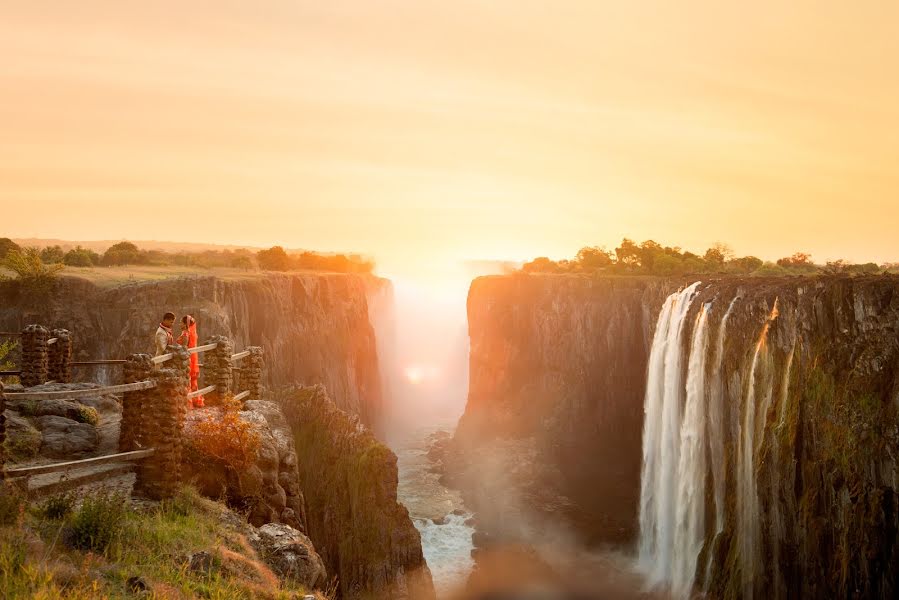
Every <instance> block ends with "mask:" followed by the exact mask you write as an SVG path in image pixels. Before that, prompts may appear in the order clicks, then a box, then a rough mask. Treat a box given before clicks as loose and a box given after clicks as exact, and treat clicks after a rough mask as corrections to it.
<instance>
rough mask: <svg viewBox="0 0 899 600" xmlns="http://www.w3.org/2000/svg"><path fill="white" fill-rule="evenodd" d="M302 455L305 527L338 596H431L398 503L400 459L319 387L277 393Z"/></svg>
mask: <svg viewBox="0 0 899 600" xmlns="http://www.w3.org/2000/svg"><path fill="white" fill-rule="evenodd" d="M280 404H281V406H282V409H283V412H284V414H285V417H286V420H287V423H288V424H289V426H290V428H291V429H292V431H293V435H294V438H295V440H296V451H297V454H298V456H299V457H300V461H299V477H300V486H301V488H302V489H303V493H304V495H305V498H306V532H307V534H308V535H309V537H310V538H311V539H312V542H313V543H314V544H315V547H316V549H317V550H318V552H319V554H320V555H321V557H322V560H324V563H325V566H326V567H327V569H328V572H329V573H331V574H332V575H336V576H337V578H338V582H339V586H340V587H339V590H340V593H341V596H342V597H343V598H370V597H376V598H409V599H411V600H432V599H433V598H434V587H433V583H432V581H431V572H430V570H429V569H428V566H427V563H425V559H424V555H423V554H422V549H421V536H420V535H419V533H418V530H417V529H416V528H415V526H414V525H413V523H412V520H411V519H410V518H409V512H408V511H407V510H406V508H405V507H404V506H403V505H402V504H400V503H399V502H398V501H397V483H398V473H397V464H396V463H397V459H396V455H394V454H393V452H391V451H390V449H389V448H387V447H386V446H384V445H383V444H381V443H380V442H379V441H378V440H377V439H375V437H374V436H373V435H372V434H371V433H370V432H369V431H368V430H367V429H366V428H365V427H363V426H362V425H361V423H360V422H359V420H358V419H357V418H356V417H354V416H352V415H348V414H347V413H345V412H343V411H341V410H339V409H338V408H337V407H336V406H335V405H334V403H333V402H331V400H330V399H329V398H328V395H327V393H326V392H325V390H324V388H323V387H322V386H314V387H307V388H299V389H296V390H293V391H290V392H287V393H285V394H284V395H283V397H282V398H281V399H280Z"/></svg>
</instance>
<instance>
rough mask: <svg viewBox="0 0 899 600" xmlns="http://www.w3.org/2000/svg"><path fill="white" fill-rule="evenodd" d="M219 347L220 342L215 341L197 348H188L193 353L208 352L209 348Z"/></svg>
mask: <svg viewBox="0 0 899 600" xmlns="http://www.w3.org/2000/svg"><path fill="white" fill-rule="evenodd" d="M216 348H218V344H217V343H215V342H213V343H211V344H206V345H205V346H197V347H196V348H188V349H187V351H188V352H189V353H191V354H200V353H202V352H208V351H209V350H215V349H216Z"/></svg>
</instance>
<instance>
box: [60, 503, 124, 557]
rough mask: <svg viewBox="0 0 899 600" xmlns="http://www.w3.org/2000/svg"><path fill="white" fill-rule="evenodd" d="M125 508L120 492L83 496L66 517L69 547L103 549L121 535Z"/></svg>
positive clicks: (92, 549) (96, 550) (94, 550)
mask: <svg viewBox="0 0 899 600" xmlns="http://www.w3.org/2000/svg"><path fill="white" fill-rule="evenodd" d="M128 510H129V509H128V507H127V506H126V504H125V498H124V496H122V495H121V494H117V493H112V492H108V491H103V492H100V493H98V494H95V495H92V496H87V497H86V498H85V499H84V501H83V502H82V503H81V506H80V507H79V508H78V510H77V511H75V512H74V513H73V514H72V516H71V518H70V519H69V524H68V527H67V531H66V533H67V535H66V540H67V541H68V543H69V545H70V546H72V547H73V548H78V549H81V550H90V551H92V552H105V551H106V549H107V548H109V546H110V545H111V544H112V542H113V541H115V539H116V538H117V537H118V536H119V535H120V534H121V530H122V526H123V525H124V523H125V519H126V517H127V516H128Z"/></svg>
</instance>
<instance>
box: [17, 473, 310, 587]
mask: <svg viewBox="0 0 899 600" xmlns="http://www.w3.org/2000/svg"><path fill="white" fill-rule="evenodd" d="M0 509H2V507H0ZM0 512H3V510H0ZM6 513H7V514H8V513H9V510H7V511H6ZM78 515H79V509H76V510H75V512H74V513H71V514H69V515H68V516H65V517H62V518H51V517H48V516H47V514H46V511H42V510H41V509H40V507H35V506H32V507H29V508H28V509H25V510H21V509H20V510H19V511H18V516H17V517H15V518H13V519H9V518H6V519H5V521H6V524H5V525H3V526H0V590H2V591H3V594H2V595H3V597H4V598H46V599H48V600H49V599H56V598H70V599H75V600H80V599H83V598H126V597H134V596H133V593H132V592H131V591H129V584H128V580H129V578H131V577H134V576H140V577H142V578H143V579H144V580H145V581H146V582H147V583H148V584H149V585H150V587H151V589H152V593H151V594H150V596H148V597H152V598H214V599H232V598H233V599H243V598H247V599H249V598H272V599H280V598H295V597H300V598H301V597H302V595H303V593H304V592H305V590H303V589H302V588H301V587H299V586H293V585H282V584H281V583H280V582H279V581H278V579H277V578H276V577H275V576H274V575H273V574H272V572H271V571H270V570H269V569H268V568H267V567H265V566H264V565H263V564H262V563H261V562H260V561H259V560H258V558H257V556H256V554H255V553H254V552H253V550H252V549H251V548H250V546H249V544H248V543H247V541H246V539H245V538H244V536H243V535H242V533H241V526H240V521H239V518H237V517H236V516H235V515H234V514H233V513H230V512H229V511H227V509H225V508H224V507H223V506H222V505H221V504H218V503H216V502H211V501H209V500H204V499H201V498H199V497H198V496H197V495H196V494H195V493H194V492H193V491H192V490H190V489H185V490H184V491H183V492H182V493H181V494H180V496H179V497H177V498H176V499H175V500H173V501H171V502H167V503H163V504H158V505H146V506H137V507H130V505H128V504H127V503H126V508H125V510H124V512H123V514H122V515H121V517H120V518H121V522H120V524H119V525H118V526H117V527H115V529H114V530H113V535H112V540H111V542H110V543H109V544H108V546H106V547H105V548H97V549H95V551H94V552H90V551H84V550H80V549H75V548H74V547H73V544H72V543H71V539H72V534H71V531H72V530H73V528H74V527H75V526H76V525H75V524H76V523H77V522H78ZM107 516H109V517H110V520H114V519H112V517H114V516H115V515H106V514H104V515H102V519H101V521H103V522H106V521H107ZM199 551H209V552H211V553H212V554H213V556H214V559H213V563H212V564H213V567H212V568H211V569H210V570H209V571H208V572H202V571H192V570H191V569H190V568H189V563H188V557H189V556H190V555H191V554H193V553H195V552H199Z"/></svg>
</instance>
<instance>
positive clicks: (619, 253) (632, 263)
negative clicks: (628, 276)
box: [615, 238, 640, 268]
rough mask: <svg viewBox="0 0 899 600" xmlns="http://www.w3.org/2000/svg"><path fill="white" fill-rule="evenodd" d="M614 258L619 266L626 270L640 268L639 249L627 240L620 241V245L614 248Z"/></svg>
mask: <svg viewBox="0 0 899 600" xmlns="http://www.w3.org/2000/svg"><path fill="white" fill-rule="evenodd" d="M615 256H616V258H618V264H619V265H623V266H625V267H628V268H635V267H639V266H640V247H639V246H638V245H637V244H635V243H634V242H633V241H632V240H629V239H628V238H624V239H623V240H621V245H620V246H619V247H617V248H615Z"/></svg>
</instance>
